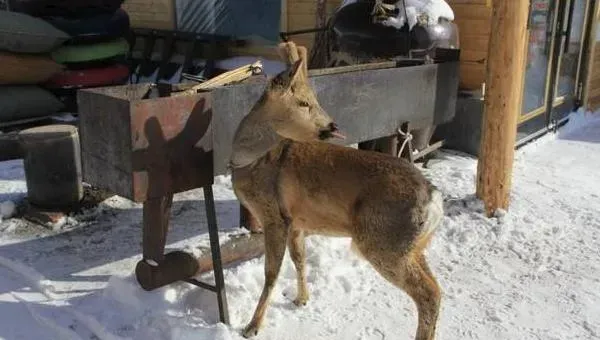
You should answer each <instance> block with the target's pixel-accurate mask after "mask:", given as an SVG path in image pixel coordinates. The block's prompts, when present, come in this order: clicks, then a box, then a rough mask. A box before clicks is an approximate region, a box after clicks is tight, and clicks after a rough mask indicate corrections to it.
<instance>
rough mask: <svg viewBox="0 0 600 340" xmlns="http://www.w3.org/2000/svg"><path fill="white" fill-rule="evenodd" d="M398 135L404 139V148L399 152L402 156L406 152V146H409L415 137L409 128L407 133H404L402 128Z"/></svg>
mask: <svg viewBox="0 0 600 340" xmlns="http://www.w3.org/2000/svg"><path fill="white" fill-rule="evenodd" d="M398 134H399V135H400V136H402V137H404V141H403V142H402V146H401V147H400V150H399V151H398V155H400V156H402V152H403V151H404V148H405V147H406V144H408V142H410V141H412V140H413V135H412V134H411V133H410V131H408V127H406V132H404V131H402V128H398Z"/></svg>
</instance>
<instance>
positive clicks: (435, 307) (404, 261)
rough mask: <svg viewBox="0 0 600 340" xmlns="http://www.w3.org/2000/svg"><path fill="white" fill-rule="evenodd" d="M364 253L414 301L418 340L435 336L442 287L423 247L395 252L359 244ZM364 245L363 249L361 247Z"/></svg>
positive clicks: (376, 267) (426, 339) (431, 339)
mask: <svg viewBox="0 0 600 340" xmlns="http://www.w3.org/2000/svg"><path fill="white" fill-rule="evenodd" d="M357 246H358V248H359V250H360V252H361V254H362V255H363V256H364V257H365V258H366V259H367V260H368V261H369V262H370V263H371V265H373V267H374V268H375V270H377V272H378V273H379V274H381V275H382V276H383V277H384V278H385V279H386V280H388V281H389V282H390V283H392V284H393V285H395V286H396V287H398V288H400V289H402V290H404V291H405V292H406V293H407V294H408V295H409V296H410V297H411V298H412V300H413V301H414V302H415V304H416V306H417V311H418V320H419V321H418V322H419V324H418V327H417V334H416V337H415V339H416V340H433V339H434V338H435V330H436V325H437V320H438V314H439V309H440V300H441V291H440V287H439V285H438V283H437V280H436V279H435V277H434V276H433V273H432V272H431V270H430V269H429V266H428V265H427V262H426V260H425V257H424V256H423V254H422V250H421V249H418V250H417V249H415V250H414V251H413V252H409V253H407V254H405V255H401V256H396V254H394V253H393V252H385V253H380V252H378V251H377V250H375V249H377V248H371V249H373V250H370V249H369V248H367V249H365V248H364V247H361V246H360V244H357ZM361 248H362V249H361Z"/></svg>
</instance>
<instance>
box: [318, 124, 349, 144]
mask: <svg viewBox="0 0 600 340" xmlns="http://www.w3.org/2000/svg"><path fill="white" fill-rule="evenodd" d="M330 138H339V139H346V136H344V135H343V134H342V133H341V132H340V130H339V129H338V126H337V124H336V123H329V125H328V126H327V128H326V129H322V130H321V131H319V139H321V140H326V139H330Z"/></svg>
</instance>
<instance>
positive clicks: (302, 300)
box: [294, 296, 308, 307]
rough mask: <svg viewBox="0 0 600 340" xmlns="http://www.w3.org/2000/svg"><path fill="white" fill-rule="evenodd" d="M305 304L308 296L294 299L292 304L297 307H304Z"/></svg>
mask: <svg viewBox="0 0 600 340" xmlns="http://www.w3.org/2000/svg"><path fill="white" fill-rule="evenodd" d="M307 302H308V296H306V297H304V296H303V297H297V298H296V299H294V304H295V305H296V306H298V307H303V306H306V303H307Z"/></svg>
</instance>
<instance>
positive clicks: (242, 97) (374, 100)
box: [212, 62, 459, 175]
mask: <svg viewBox="0 0 600 340" xmlns="http://www.w3.org/2000/svg"><path fill="white" fill-rule="evenodd" d="M385 65H387V67H386V68H379V69H376V68H373V65H371V66H369V65H360V66H362V67H364V68H367V69H362V70H355V69H356V68H357V67H354V66H351V67H340V68H331V69H322V70H311V71H309V74H311V77H310V81H311V83H312V85H313V87H314V89H315V92H316V94H317V97H318V100H319V102H320V104H321V106H322V107H323V108H324V109H325V111H327V112H328V113H329V115H330V116H331V117H332V118H333V119H334V120H335V121H336V123H337V124H338V125H339V126H340V129H341V130H342V131H343V132H344V134H345V135H346V136H347V137H348V138H347V139H346V140H345V141H344V143H346V144H353V143H357V142H362V141H366V140H372V139H376V138H381V137H386V136H391V135H395V134H396V133H397V131H398V129H399V128H400V127H401V126H402V124H404V123H406V122H409V123H410V124H411V127H413V128H424V127H428V126H431V125H433V124H441V123H444V122H447V121H449V120H451V119H452V118H453V117H454V112H455V106H456V96H457V93H458V72H459V67H458V66H459V65H458V63H457V62H448V63H440V64H430V65H421V66H411V67H393V65H392V66H390V63H385ZM368 68H371V69H368ZM353 69H354V70H353ZM344 70H353V71H346V72H343V71H344ZM265 86H266V82H263V83H261V84H257V83H254V84H240V85H231V86H224V87H220V88H217V89H215V90H213V91H212V107H213V114H214V121H213V139H214V141H213V147H214V150H213V151H214V167H215V168H214V170H215V175H221V174H225V173H226V172H227V163H228V161H229V156H230V154H231V145H232V141H233V135H234V133H235V130H236V128H237V125H238V124H239V122H240V121H241V120H242V118H243V117H244V116H245V115H246V114H248V113H249V112H250V109H251V108H252V106H253V105H254V103H256V101H257V100H258V99H259V97H260V96H261V95H262V93H263V91H264V89H265Z"/></svg>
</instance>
